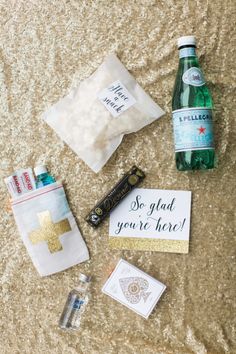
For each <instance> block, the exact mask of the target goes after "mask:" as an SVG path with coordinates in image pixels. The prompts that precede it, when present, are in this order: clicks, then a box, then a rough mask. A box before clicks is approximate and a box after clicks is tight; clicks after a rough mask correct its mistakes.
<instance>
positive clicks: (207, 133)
mask: <svg viewBox="0 0 236 354" xmlns="http://www.w3.org/2000/svg"><path fill="white" fill-rule="evenodd" d="M195 48H196V40H195V37H194V36H185V37H180V38H179V39H178V49H179V68H178V72H177V76H176V80H175V87H174V93H173V99H172V110H173V112H172V117H173V128H174V140H175V160H176V167H177V169H178V170H179V171H187V170H202V169H204V170H205V169H210V168H213V167H214V163H215V151H214V140H213V126H212V108H213V102H212V98H211V94H210V92H209V90H208V88H207V86H206V84H205V79H204V76H203V74H202V71H201V68H200V65H199V62H198V58H197V56H196V52H195Z"/></svg>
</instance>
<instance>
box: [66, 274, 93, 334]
mask: <svg viewBox="0 0 236 354" xmlns="http://www.w3.org/2000/svg"><path fill="white" fill-rule="evenodd" d="M90 280H91V277H90V276H87V275H85V274H82V273H80V276H79V284H78V287H76V288H75V289H73V290H72V291H70V292H69V295H68V298H67V301H66V303H65V306H64V310H63V312H62V315H61V317H60V320H59V327H60V328H61V329H64V330H78V329H79V327H80V323H81V317H82V315H83V313H84V311H85V308H86V305H87V303H88V301H89V293H88V286H89V283H90Z"/></svg>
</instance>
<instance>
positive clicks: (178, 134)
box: [172, 107, 214, 152]
mask: <svg viewBox="0 0 236 354" xmlns="http://www.w3.org/2000/svg"><path fill="white" fill-rule="evenodd" d="M172 115H173V127H174V139H175V151H176V152H179V151H188V150H203V149H213V148H214V141H213V126H212V110H211V109H210V108H202V107H199V108H198V107H194V108H183V109H178V110H176V111H173V112H172Z"/></svg>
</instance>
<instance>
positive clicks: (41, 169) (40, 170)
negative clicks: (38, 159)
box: [34, 165, 48, 176]
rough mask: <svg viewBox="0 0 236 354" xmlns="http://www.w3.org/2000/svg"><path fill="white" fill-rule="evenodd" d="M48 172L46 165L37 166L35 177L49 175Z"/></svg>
mask: <svg viewBox="0 0 236 354" xmlns="http://www.w3.org/2000/svg"><path fill="white" fill-rule="evenodd" d="M47 172H48V170H47V167H46V166H45V165H40V166H36V167H35V168H34V173H35V176H39V175H41V174H42V173H47Z"/></svg>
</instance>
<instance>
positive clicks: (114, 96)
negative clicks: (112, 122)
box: [97, 80, 136, 117]
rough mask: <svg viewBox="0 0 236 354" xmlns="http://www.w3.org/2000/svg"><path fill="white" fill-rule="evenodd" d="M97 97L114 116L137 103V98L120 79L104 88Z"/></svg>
mask: <svg viewBox="0 0 236 354" xmlns="http://www.w3.org/2000/svg"><path fill="white" fill-rule="evenodd" d="M97 97H98V99H99V100H100V101H101V102H102V104H103V105H104V106H105V107H106V108H107V109H108V111H109V112H110V113H111V114H112V115H113V117H118V116H119V115H120V114H121V113H123V112H124V111H126V110H127V109H128V108H130V107H131V106H133V105H134V104H135V103H136V99H135V98H134V97H133V96H132V95H131V93H130V92H129V91H128V90H127V89H126V87H125V86H124V85H123V84H122V83H121V82H120V81H119V80H117V81H115V82H113V83H112V84H111V85H110V86H108V87H107V88H105V89H104V90H102V91H101V92H100V93H99V94H98V96H97Z"/></svg>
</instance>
